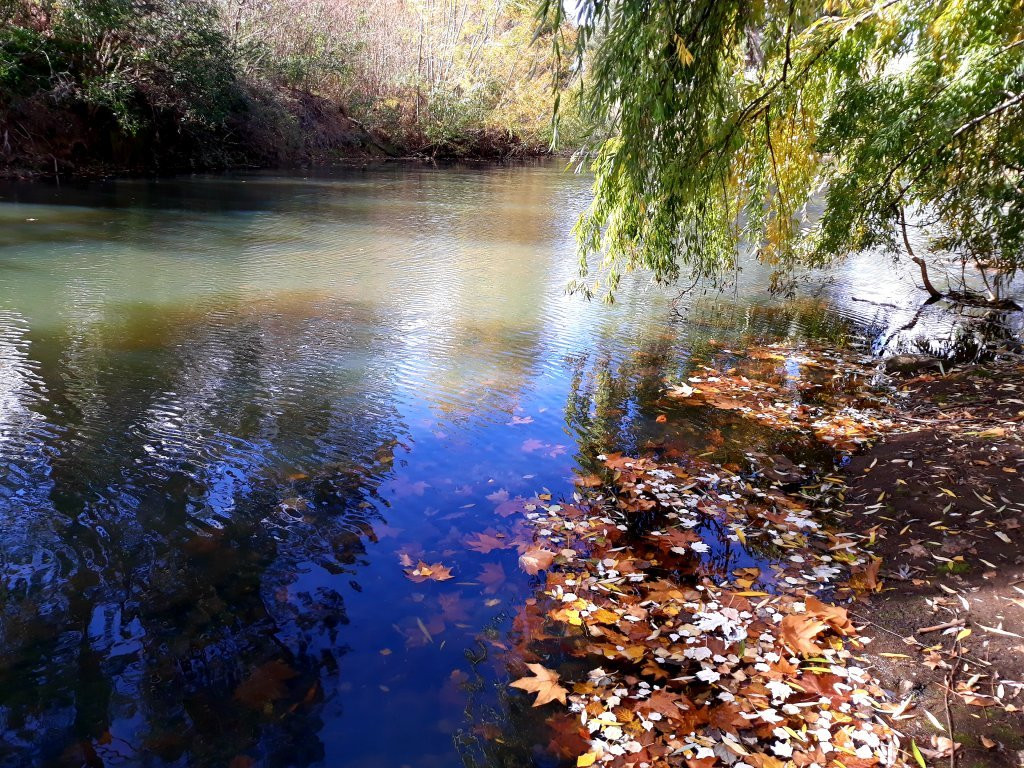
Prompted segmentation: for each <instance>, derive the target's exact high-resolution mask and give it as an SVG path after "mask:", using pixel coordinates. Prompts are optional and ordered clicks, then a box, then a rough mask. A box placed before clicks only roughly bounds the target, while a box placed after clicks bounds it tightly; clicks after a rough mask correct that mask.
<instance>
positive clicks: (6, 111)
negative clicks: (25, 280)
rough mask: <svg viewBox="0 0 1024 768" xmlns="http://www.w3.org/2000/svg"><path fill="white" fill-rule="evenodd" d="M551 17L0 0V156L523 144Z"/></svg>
mask: <svg viewBox="0 0 1024 768" xmlns="http://www.w3.org/2000/svg"><path fill="white" fill-rule="evenodd" d="M553 33H554V30H545V29H538V26H537V21H536V18H535V16H534V13H533V4H532V3H531V2H529V0H519V1H517V0H395V1H393V2H379V1H378V0H259V1H258V2H257V1H256V0H43V1H42V2H36V1H35V0H0V165H4V166H6V168H7V169H8V170H10V169H15V170H19V169H20V170H35V171H49V172H53V171H56V172H58V173H68V172H95V171H105V170H107V171H124V170H181V169H187V168H215V167H226V166H238V165H259V166H273V165H278V166H280V165H288V164H302V163H310V162H324V161H329V160H331V159H333V158H336V157H338V156H339V155H352V154H356V153H366V154H369V155H427V156H432V157H481V158H494V157H508V156H515V155H528V154H536V153H540V152H544V151H546V150H547V149H548V147H549V145H550V142H551V124H550V116H551V113H552V107H553V103H552V102H553V98H554V96H553V90H552V88H551V86H552V84H553V82H554V81H555V80H556V79H557V80H560V81H562V82H561V84H562V85H564V84H565V80H566V79H567V78H568V77H569V76H570V75H569V74H567V73H562V72H558V71H556V67H557V63H556V59H555V56H554V54H553V50H552V45H551V40H550V35H551V34H553ZM562 33H563V34H569V35H571V34H573V32H572V30H571V29H570V30H567V29H563V30H562ZM537 36H539V39H536V40H535V37H537ZM545 38H547V39H545ZM563 101H564V98H563ZM562 114H563V116H565V115H568V118H565V117H563V120H562V129H561V135H562V136H563V138H564V140H565V141H566V142H567V143H572V142H573V141H574V140H575V139H576V138H577V136H578V134H579V133H580V132H581V128H580V126H579V124H578V121H576V120H575V119H574V117H573V114H574V113H573V111H572V110H571V108H570V109H568V110H566V107H565V104H564V103H563V105H562Z"/></svg>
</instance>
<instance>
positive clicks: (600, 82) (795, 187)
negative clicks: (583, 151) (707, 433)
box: [540, 0, 1024, 299]
mask: <svg viewBox="0 0 1024 768" xmlns="http://www.w3.org/2000/svg"><path fill="white" fill-rule="evenodd" d="M540 12H541V15H542V18H544V19H545V20H546V21H547V23H551V22H560V21H561V20H562V19H563V18H564V16H565V15H566V13H567V11H566V10H565V7H564V6H563V4H562V3H560V2H558V0H541V8H540ZM576 13H577V14H578V19H577V22H578V37H577V40H576V41H575V43H574V44H572V45H567V46H566V47H565V49H564V52H565V55H567V56H569V57H570V58H571V59H572V60H573V61H574V63H575V65H576V66H577V67H578V68H580V69H583V68H585V70H586V75H585V78H584V81H585V83H586V87H585V88H584V91H583V93H584V98H583V103H584V107H585V110H586V115H587V117H588V118H589V120H590V121H591V123H592V124H593V125H596V126H600V127H601V131H599V132H598V134H597V135H596V138H595V139H594V140H593V142H592V144H591V146H590V147H589V150H590V154H589V157H590V158H591V162H592V167H593V170H594V172H595V182H594V193H595V194H594V200H593V203H592V205H591V206H590V208H589V210H588V211H587V212H586V213H585V214H584V215H583V217H582V218H581V220H580V221H579V224H578V226H577V230H576V232H577V235H578V238H579V243H580V247H581V255H582V264H581V266H582V270H581V271H582V276H581V280H580V282H579V284H578V285H577V286H576V287H577V288H578V289H580V290H582V291H584V292H586V293H588V294H590V293H592V292H594V291H595V290H599V291H601V292H604V293H605V294H606V295H607V296H611V295H612V294H613V293H614V290H615V288H616V286H617V284H618V281H619V279H620V276H621V275H622V274H623V273H624V272H626V271H629V270H631V269H636V268H642V269H646V270H650V271H651V272H653V274H654V276H655V278H656V279H658V280H663V281H667V280H672V279H674V278H676V277H678V276H680V274H681V273H688V274H691V275H693V276H694V277H696V278H704V279H707V280H710V281H721V280H722V279H723V278H724V277H725V276H727V275H728V274H729V273H730V272H731V271H732V270H733V269H734V268H735V267H736V266H737V254H738V252H739V251H740V250H741V249H742V248H744V247H749V248H750V249H752V250H753V251H754V252H755V253H756V256H757V258H758V259H760V260H761V261H762V262H763V263H766V264H768V265H771V266H772V267H774V268H775V269H774V272H775V275H776V278H777V279H779V278H781V277H783V276H785V275H787V274H790V273H791V271H792V269H793V268H795V267H800V266H819V265H823V264H826V263H828V262H831V261H833V260H835V259H837V258H841V257H843V256H845V255H847V254H850V253H853V252H856V251H862V250H865V249H876V250H878V251H879V252H887V253H889V254H891V255H893V256H897V255H898V254H902V255H903V257H910V258H913V259H914V260H915V261H917V262H918V264H919V265H920V267H921V272H922V275H923V277H924V278H925V284H926V286H927V287H929V288H930V290H931V291H932V292H933V294H934V295H936V296H937V295H938V294H939V293H940V292H941V289H940V288H939V287H935V286H932V285H931V283H930V282H929V281H928V274H927V266H926V263H925V257H926V256H928V254H938V255H939V256H941V255H943V254H954V260H955V262H956V263H958V264H959V265H961V266H964V267H965V270H964V272H963V274H964V275H965V276H969V275H970V274H974V270H976V274H975V276H976V277H977V278H978V279H979V280H980V281H983V283H984V285H986V286H987V288H988V293H989V296H988V298H989V299H991V298H994V297H996V296H997V295H998V293H999V290H1000V288H1001V287H1005V285H1006V282H1007V280H1008V277H1009V276H1010V275H1012V273H1013V272H1014V271H1015V270H1017V269H1018V268H1019V267H1021V266H1022V265H1024V251H1022V245H1024V215H1022V214H1024V209H1022V208H1024V183H1022V171H1024V32H1022V30H1024V5H1022V4H1021V3H1020V2H1019V0H762V1H761V2H748V0H667V1H666V2H659V3H652V2H649V1H648V0H614V1H612V0H584V1H583V2H582V3H580V4H579V6H578V8H577V10H576ZM908 226H917V227H920V228H921V232H922V234H923V235H924V236H925V238H924V239H925V240H926V241H927V242H928V245H929V248H927V249H926V250H927V251H928V254H925V253H915V252H913V248H912V246H911V244H910V238H908V237H907V228H908ZM967 268H969V270H968V269H967ZM940 282H941V281H940ZM942 288H945V286H944V285H943V286H942Z"/></svg>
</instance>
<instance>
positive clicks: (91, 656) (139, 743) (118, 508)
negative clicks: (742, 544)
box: [0, 166, 916, 768]
mask: <svg viewBox="0 0 1024 768" xmlns="http://www.w3.org/2000/svg"><path fill="white" fill-rule="evenodd" d="M587 192H588V190H587V180H586V179H581V178H577V177H573V176H570V175H567V174H564V173H562V172H561V169H560V168H559V167H555V166H540V167H532V168H516V169H498V170H493V169H492V170H459V169H447V170H430V169H424V168H403V167H393V168H387V169H379V170H374V171H350V172H346V173H339V174H334V175H330V176H324V177H319V178H298V177H280V176H270V175H251V176H244V177H233V178H225V177H209V178H207V177H196V178H187V179H178V180H165V181H160V182H151V181H119V182H116V183H108V184H93V185H90V186H88V187H84V188H83V187H77V188H76V187H68V186H66V185H65V186H64V187H60V188H58V187H54V186H43V185H37V186H22V187H17V186H6V187H0V510H2V529H0V731H2V735H0V766H4V768H6V767H7V766H22V765H75V766H78V765H90V766H91V765H104V766H118V765H132V766H135V765H146V766H150V765H152V766H185V765H190V766H227V765H231V766H233V767H234V768H244V766H251V765H263V766H275V767H276V766H313V765H323V766H332V767H334V766H345V767H349V766H352V767H355V766H405V765H408V766H417V767H418V768H419V767H426V768H429V767H431V766H439V767H440V766H453V765H458V764H462V762H463V761H464V760H465V761H466V762H467V763H472V764H491V765H498V764H503V765H511V764H516V763H520V764H522V763H524V762H525V763H535V764H538V765H545V764H552V763H551V760H550V758H549V757H547V756H546V755H545V754H544V752H543V750H542V749H540V748H539V747H537V746H535V745H534V744H533V743H532V740H534V736H533V734H529V733H526V734H518V735H516V734H506V735H505V737H504V738H502V739H496V738H495V736H494V732H493V731H482V730H481V729H480V728H476V729H475V730H474V727H473V726H474V723H476V724H477V725H479V723H480V722H481V721H482V720H483V719H485V718H486V717H490V718H491V719H492V720H493V721H495V722H508V720H509V718H510V714H509V711H508V709H509V707H518V708H520V709H522V708H523V702H522V700H521V699H512V703H510V700H509V697H508V696H507V689H506V687H505V682H507V674H506V673H505V672H504V671H503V669H504V668H503V666H502V663H501V660H500V650H501V647H502V642H503V641H502V639H501V638H502V637H504V636H505V635H506V634H507V633H508V632H509V631H510V629H511V627H512V617H513V616H514V615H515V612H516V606H517V605H521V604H522V601H523V600H524V599H526V598H527V597H528V596H529V595H530V593H531V579H530V577H528V576H526V575H525V574H523V573H522V572H521V571H520V570H519V569H518V567H517V556H516V553H515V551H514V550H494V551H491V552H488V553H480V552H475V551H471V550H470V549H468V548H467V545H466V542H465V539H466V537H467V536H468V535H469V534H473V533H476V532H480V531H485V530H488V529H499V530H500V529H501V528H502V527H507V526H508V525H510V524H511V523H510V520H511V519H514V517H515V515H517V514H518V512H519V508H518V507H517V505H516V504H515V499H516V497H518V496H524V497H528V496H531V495H532V494H534V493H536V492H539V491H544V490H546V491H548V492H550V493H551V494H553V496H554V497H555V498H558V497H559V496H560V495H566V494H570V493H571V492H572V489H573V485H572V480H573V478H574V476H575V475H576V474H577V473H579V472H586V471H589V470H588V468H589V467H590V466H591V463H592V461H593V458H594V457H595V456H596V455H598V454H600V453H602V452H607V451H612V450H626V451H629V450H636V449H638V448H639V447H641V446H643V445H645V444H648V443H650V442H652V441H654V442H660V443H663V444H669V445H675V446H678V447H680V448H681V449H683V450H687V451H692V452H701V451H705V450H714V451H717V452H718V454H720V455H722V456H723V458H728V456H730V455H740V454H742V453H743V452H744V451H746V450H749V449H751V448H755V447H759V446H761V445H773V444H775V443H777V442H778V441H784V440H787V439H790V438H788V437H785V436H779V435H772V434H770V433H768V432H766V431H765V430H763V429H757V428H752V427H750V426H749V425H742V424H737V423H734V422H731V421H728V420H726V421H722V422H721V423H719V422H717V421H714V419H713V417H711V416H708V415H707V414H704V413H701V412H699V411H694V409H686V408H676V409H675V410H670V411H668V412H667V413H666V415H668V416H669V417H670V418H668V420H667V421H665V422H664V423H659V422H657V421H656V420H655V417H656V416H658V415H659V414H660V413H662V412H663V411H664V408H665V407H664V406H662V405H659V403H658V398H657V395H658V387H659V384H660V382H661V381H662V379H663V378H664V377H666V376H668V377H672V378H678V377H682V376H685V375H687V373H688V371H690V370H692V369H693V367H694V366H696V365H698V364H700V363H701V362H702V361H705V360H707V359H708V358H709V357H710V356H711V355H712V354H714V355H718V356H719V357H721V356H723V355H724V356H726V357H728V356H729V355H730V354H733V353H730V352H723V350H730V349H735V350H742V349H743V347H744V346H745V345H747V344H749V343H752V342H755V341H768V342H772V341H778V340H788V341H800V340H807V339H818V340H824V341H826V342H829V343H840V344H843V343H865V342H870V341H871V340H872V339H877V338H880V337H882V338H884V337H885V336H886V335H888V334H889V333H890V332H892V331H894V330H896V329H898V328H899V327H900V325H902V324H905V323H906V322H907V318H908V317H909V316H910V315H911V314H912V313H907V312H903V313H901V312H900V311H893V310H891V309H887V308H882V307H880V305H878V304H871V303H868V302H866V301H853V300H852V299H851V297H854V296H856V297H857V298H859V299H871V300H873V301H876V302H885V303H896V304H904V303H909V299H910V298H911V297H915V294H914V288H913V286H912V284H911V283H910V282H909V281H908V280H906V279H904V280H899V279H892V278H890V271H889V265H888V264H887V263H884V262H880V261H879V260H877V259H874V260H871V259H861V260H859V261H854V262H850V263H847V264H846V265H843V266H841V267H839V268H837V269H836V271H835V272H834V273H833V274H832V275H829V276H826V277H828V278H829V279H828V280H826V281H824V282H823V281H822V280H821V277H822V276H818V277H817V278H816V280H815V281H812V282H809V283H808V284H807V285H805V286H804V287H803V288H802V289H801V291H800V294H799V295H798V296H797V297H796V298H793V299H790V300H786V301H782V300H773V299H771V298H769V297H766V296H765V295H764V291H763V287H764V285H765V283H766V275H765V274H764V273H763V271H761V270H759V269H757V268H756V267H751V268H748V269H747V270H744V272H743V273H742V274H741V276H740V280H739V285H738V288H737V290H736V292H735V293H733V294H729V295H724V296H719V295H715V296H710V295H709V296H700V295H693V296H688V297H687V298H685V299H683V300H681V301H675V300H674V299H675V292H674V291H671V290H663V289H659V288H657V287H654V286H650V285H648V284H647V283H645V282H644V281H643V280H642V279H640V278H637V279H634V280H633V281H631V282H629V283H628V284H627V285H625V286H624V287H623V289H622V290H621V291H620V301H619V303H617V304H616V305H614V306H612V307H608V306H605V305H601V304H587V303H586V302H584V301H582V300H581V299H579V298H577V297H572V296H566V295H565V294H564V290H563V289H564V286H565V284H566V283H567V282H568V280H569V279H570V278H572V277H573V275H574V270H575V258H574V256H573V244H572V239H571V234H570V232H569V230H570V228H571V224H572V222H573V220H574V219H575V217H576V215H577V214H578V213H579V211H580V210H581V209H582V208H583V207H584V206H585V204H586V202H587V197H588V194H587ZM915 298H916V297H915ZM735 356H736V358H737V359H741V358H742V353H741V352H737V353H735ZM709 435H711V437H709ZM506 513H510V514H508V516H507V517H506V516H505V515H506ZM402 553H405V554H408V555H409V556H410V557H412V559H414V560H417V559H419V558H421V557H422V558H423V559H424V560H426V561H427V562H431V563H433V562H438V561H440V562H443V563H444V564H446V565H449V566H451V567H452V568H453V572H454V575H455V578H453V579H452V580H449V581H445V582H443V583H434V582H426V583H423V584H416V583H413V582H411V581H409V580H408V579H407V578H406V577H405V575H404V574H403V570H402V566H401V565H400V563H399V557H400V555H401V554H402ZM517 740H518V741H517ZM502 742H508V743H509V744H510V746H509V748H508V749H507V750H505V749H502V748H500V747H498V746H496V745H499V744H501V743H502ZM513 742H516V744H515V745H513V744H512V743H513Z"/></svg>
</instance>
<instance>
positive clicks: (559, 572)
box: [511, 371, 920, 768]
mask: <svg viewBox="0 0 1024 768" xmlns="http://www.w3.org/2000/svg"><path fill="white" fill-rule="evenodd" d="M817 386H820V385H817ZM793 391H796V392H799V391H800V388H799V387H798V388H796V389H795V390H793ZM669 394H670V396H676V397H682V398H684V399H689V400H692V402H693V404H698V403H706V404H708V405H711V406H712V407H725V408H729V409H743V410H745V411H747V412H749V413H750V414H752V415H755V416H756V417H757V418H768V419H771V420H773V421H775V422H776V423H779V424H780V426H783V427H786V428H792V429H800V430H803V431H808V432H812V433H814V434H816V435H817V436H818V438H819V439H821V440H823V441H825V442H826V443H829V444H832V445H835V446H838V447H844V448H851V449H852V448H855V447H856V446H858V445H860V444H861V443H862V442H864V441H866V440H868V439H870V438H871V437H872V436H874V435H877V434H878V432H879V431H880V430H881V429H883V428H885V426H887V423H886V422H885V420H884V419H881V418H879V417H877V416H875V415H872V414H871V413H870V412H866V411H858V410H856V409H853V408H848V409H846V410H844V411H837V410H835V409H834V408H833V410H831V411H828V409H825V408H818V407H807V406H802V405H800V404H799V402H797V401H799V399H800V397H799V395H797V397H796V398H794V397H788V396H786V384H785V383H781V384H780V383H766V382H764V381H757V382H756V383H755V381H754V380H753V379H749V378H747V377H746V376H742V375H740V374H737V373H735V372H732V373H730V372H720V371H714V372H710V373H709V374H708V375H707V376H701V377H693V378H691V379H690V383H689V384H687V385H686V389H683V388H681V387H677V388H676V389H675V390H674V391H670V393H669ZM826 411H828V412H826ZM765 414H767V416H765ZM830 415H831V416H832V417H833V418H829V416H830ZM831 425H835V426H831ZM598 458H599V459H600V460H601V461H602V462H603V464H604V471H603V475H602V477H601V479H600V481H597V480H595V479H593V478H586V479H583V480H582V481H581V483H580V484H581V485H582V486H584V487H585V488H586V490H585V491H581V493H577V494H576V496H575V500H574V501H573V502H572V503H551V502H550V501H544V500H541V499H537V500H534V502H533V503H530V504H528V505H527V506H526V510H525V515H526V518H527V519H528V521H529V522H530V524H531V525H532V527H533V531H534V541H533V542H532V543H531V544H530V545H529V546H528V548H524V549H525V551H523V554H522V557H521V561H520V563H521V565H522V567H523V568H524V569H526V570H527V571H528V572H531V573H537V572H539V571H541V570H546V574H545V581H544V584H543V590H542V593H541V594H540V595H539V596H538V599H537V600H535V601H530V602H529V604H528V605H526V606H525V608H524V611H523V613H522V614H521V615H520V616H519V618H518V620H517V631H518V644H517V645H516V646H515V648H514V654H513V661H512V664H513V667H514V669H515V670H516V671H517V673H521V674H520V676H519V677H518V679H515V680H514V681H512V683H511V685H512V686H513V687H515V688H518V689H521V690H523V691H525V692H528V693H530V694H534V695H535V697H536V698H535V702H534V706H546V707H549V708H550V711H551V714H550V716H549V720H548V722H549V724H550V726H551V729H552V738H551V745H550V746H551V749H552V750H553V751H555V752H557V753H558V754H559V755H560V756H561V757H563V758H565V759H568V760H575V761H576V765H577V766H588V765H602V766H614V767H615V768H619V767H620V766H621V767H623V768H626V767H627V766H628V767H631V768H632V767H635V768H657V767H658V766H669V765H672V766H678V765H683V764H685V765H687V766H688V768H712V766H718V765H722V766H734V767H735V768H783V766H798V767H799V768H804V767H807V768H826V767H827V766H836V767H837V768H868V767H870V766H890V765H896V764H900V763H902V762H905V761H906V760H907V756H908V754H909V753H908V750H913V749H916V748H915V747H913V746H912V745H909V744H906V743H905V742H904V740H901V737H900V734H899V733H898V731H896V730H895V729H894V728H893V726H892V723H893V722H894V720H898V719H899V718H901V717H905V714H904V713H905V711H906V710H907V709H908V708H909V702H903V703H896V702H893V701H890V700H889V699H888V697H887V695H886V693H885V692H884V691H883V690H882V689H881V688H880V687H879V685H878V684H877V681H876V680H875V679H874V677H873V675H872V673H871V671H870V669H869V667H868V663H867V661H866V660H865V659H864V656H863V654H864V651H865V643H866V640H865V639H864V638H862V637H861V636H860V633H859V631H858V628H857V626H855V624H854V622H853V620H852V618H851V616H850V614H849V613H848V611H847V608H846V607H845V604H846V603H849V602H850V601H851V600H855V599H857V597H858V596H860V595H863V594H865V593H870V592H874V591H878V590H880V589H881V583H880V581H879V565H880V561H879V560H878V559H876V558H874V557H872V556H871V555H870V553H869V551H868V549H867V546H868V545H869V544H870V540H871V538H872V537H871V535H870V534H853V533H848V532H842V531H837V530H832V529H831V528H830V527H829V526H828V525H826V524H825V523H824V522H822V519H821V518H822V517H823V515H822V510H823V508H824V509H827V507H828V498H829V496H830V492H834V493H836V494H838V493H840V492H841V483H839V482H838V481H837V482H835V483H830V482H829V481H828V480H827V479H826V481H824V482H821V483H819V484H818V486H817V492H816V496H815V499H814V501H810V502H809V501H808V500H807V499H806V493H804V495H803V497H801V496H798V495H792V494H787V493H784V492H782V490H781V489H780V488H779V487H777V486H771V485H766V484H765V483H764V482H763V478H759V477H757V475H756V474H754V475H747V476H744V475H742V474H739V473H736V472H732V471H728V470H726V469H724V468H723V467H720V466H716V465H713V464H710V463H707V462H703V461H700V460H698V459H696V458H689V459H685V460H683V461H672V462H667V461H663V460H657V459H655V458H632V457H627V456H622V455H609V456H601V457H598ZM582 493H585V494H586V496H585V498H584V496H583V495H582ZM914 755H915V759H917V758H919V757H920V753H919V752H915V753H914Z"/></svg>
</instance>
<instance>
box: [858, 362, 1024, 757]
mask: <svg viewBox="0 0 1024 768" xmlns="http://www.w3.org/2000/svg"><path fill="white" fill-rule="evenodd" d="M1022 374H1024V365H1022V364H1021V363H1020V362H1018V361H1013V360H1010V361H1005V362H1002V363H998V364H989V365H984V366H980V367H976V368H970V369H963V370H957V371H953V372H950V373H949V374H948V375H945V376H943V375H941V374H934V375H926V376H921V377H918V378H915V379H912V380H910V381H907V382H904V383H903V384H902V385H901V386H900V390H901V394H902V395H903V397H904V398H905V402H906V409H905V410H904V411H903V412H902V413H901V420H902V422H903V427H902V429H901V431H899V432H896V433H893V434H891V435H888V436H887V437H886V438H885V439H884V440H883V441H882V442H881V443H879V444H878V445H876V446H875V447H874V448H872V449H871V450H869V451H867V452H866V453H864V454H862V455H860V456H857V457H855V458H854V459H853V461H852V462H851V463H850V466H849V469H848V473H847V477H848V482H849V484H850V487H849V492H848V493H847V496H846V501H845V505H844V508H843V510H844V513H845V514H846V515H847V516H848V519H849V520H850V521H851V522H854V521H856V523H857V528H858V529H859V530H860V531H861V532H867V531H873V532H874V534H875V539H876V544H875V546H874V551H875V552H876V553H877V554H878V555H879V556H880V557H881V558H882V562H883V564H884V565H883V568H882V575H883V577H884V578H885V585H886V587H885V589H884V590H883V591H882V592H880V593H878V594H876V595H872V596H871V599H870V601H869V602H868V603H867V604H865V605H864V607H863V608H862V609H857V610H855V611H854V613H855V615H856V616H857V618H858V619H860V620H864V621H866V622H867V623H868V624H869V626H868V628H867V630H866V631H867V634H868V635H869V636H871V637H873V639H874V642H873V644H872V646H871V647H872V650H873V654H874V656H875V658H876V660H877V661H876V669H877V673H878V675H879V679H880V680H881V681H882V682H883V685H884V687H885V688H887V689H888V690H891V691H893V692H895V693H896V694H897V695H900V696H909V697H910V698H911V700H912V701H913V702H914V705H915V707H916V709H917V710H918V711H919V712H922V713H925V714H924V715H923V716H919V717H917V718H916V719H915V720H914V721H912V724H908V725H909V727H908V732H909V733H911V734H912V735H913V736H914V737H915V738H916V739H917V741H918V743H920V744H927V743H929V742H932V741H934V740H935V739H936V738H938V737H941V736H946V737H948V732H949V731H951V732H952V739H953V741H954V742H955V743H956V745H957V746H956V751H957V755H956V758H955V760H953V762H956V761H959V762H960V764H962V765H999V766H1019V765H1020V764H1021V759H1022V757H1024V715H1022V713H1021V709H1020V708H1021V707H1022V706H1024V701H1022V698H1021V690H1022V683H1024V550H1022V547H1021V541H1022V539H1021V533H1020V531H1021V526H1022V524H1024V429H1022V427H1021V423H1022V421H1024V388H1022V384H1021V382H1022V380H1024V377H1022ZM928 713H930V716H929V714H928ZM933 718H934V719H937V720H938V726H939V727H937V726H936V724H935V723H934V722H933ZM940 727H941V728H940ZM941 730H945V731H947V733H946V734H941V733H940V731H941ZM933 746H937V745H933ZM952 749H953V746H952V745H951V744H948V743H945V742H943V743H942V748H941V749H935V754H934V755H932V757H933V758H935V759H936V761H938V760H939V759H941V760H943V761H945V760H947V759H950V760H952Z"/></svg>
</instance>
